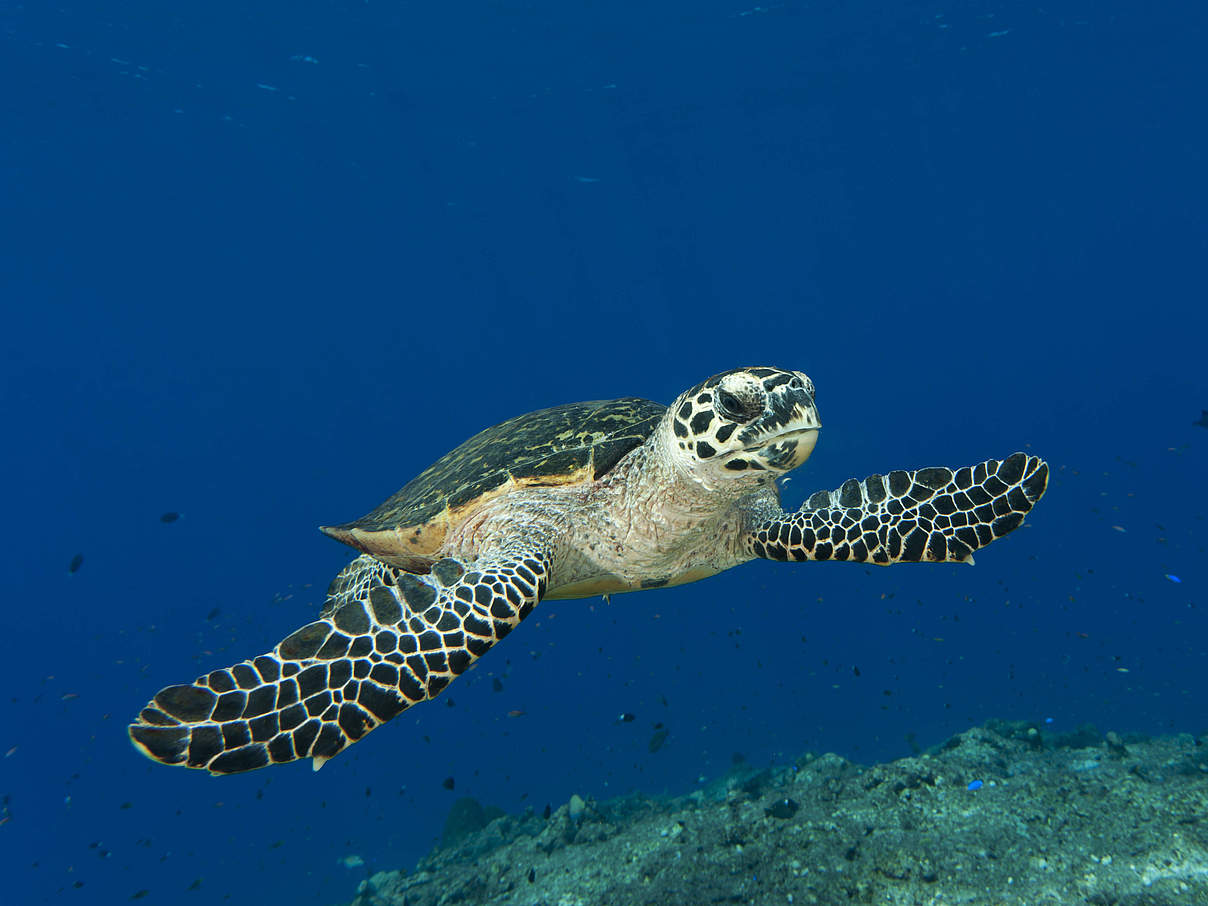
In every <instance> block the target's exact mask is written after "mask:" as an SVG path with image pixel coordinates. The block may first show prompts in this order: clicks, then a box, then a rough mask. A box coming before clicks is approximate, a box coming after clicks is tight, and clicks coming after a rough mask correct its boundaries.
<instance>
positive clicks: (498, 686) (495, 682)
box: [491, 676, 503, 692]
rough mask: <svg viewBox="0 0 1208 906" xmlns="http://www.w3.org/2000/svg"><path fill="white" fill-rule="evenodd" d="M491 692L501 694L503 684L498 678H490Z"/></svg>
mask: <svg viewBox="0 0 1208 906" xmlns="http://www.w3.org/2000/svg"><path fill="white" fill-rule="evenodd" d="M491 691H493V692H502V691H503V683H502V682H500V680H499V677H497V676H496V677H492V678H491Z"/></svg>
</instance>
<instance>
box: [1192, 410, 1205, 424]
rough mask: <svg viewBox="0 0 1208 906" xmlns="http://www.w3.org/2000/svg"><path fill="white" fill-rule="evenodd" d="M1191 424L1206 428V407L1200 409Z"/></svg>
mask: <svg viewBox="0 0 1208 906" xmlns="http://www.w3.org/2000/svg"><path fill="white" fill-rule="evenodd" d="M1192 424H1193V425H1199V426H1200V427H1201V428H1208V409H1201V410H1200V417H1199V418H1198V419H1197V420H1196V421H1193V422H1192Z"/></svg>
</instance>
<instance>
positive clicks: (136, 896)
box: [130, 887, 151, 900]
mask: <svg viewBox="0 0 1208 906" xmlns="http://www.w3.org/2000/svg"><path fill="white" fill-rule="evenodd" d="M150 892H151V891H149V890H148V889H147V888H146V887H144V888H143V889H142V890H136V891H134V893H132V894H130V899H132V900H141V899H142V898H143V897H145V896H146V895H147V894H149V893H150Z"/></svg>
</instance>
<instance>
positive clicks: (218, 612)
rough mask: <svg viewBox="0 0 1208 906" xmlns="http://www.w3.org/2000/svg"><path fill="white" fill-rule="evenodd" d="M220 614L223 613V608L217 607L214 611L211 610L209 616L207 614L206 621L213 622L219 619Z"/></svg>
mask: <svg viewBox="0 0 1208 906" xmlns="http://www.w3.org/2000/svg"><path fill="white" fill-rule="evenodd" d="M220 613H222V608H221V607H215V608H213V609H212V610H211V611H210V612H209V613H207V614H206V619H207V620H213V619H214V618H215V617H217V616H218V615H219V614H220Z"/></svg>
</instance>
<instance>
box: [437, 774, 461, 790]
mask: <svg viewBox="0 0 1208 906" xmlns="http://www.w3.org/2000/svg"><path fill="white" fill-rule="evenodd" d="M440 785H441V786H443V787H444V788H445V789H446V790H451V789H453V787H454V786H456V785H457V781H456V780H454V779H453V778H452V777H446V778H445V779H444V780H442V781H441V782H440Z"/></svg>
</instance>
